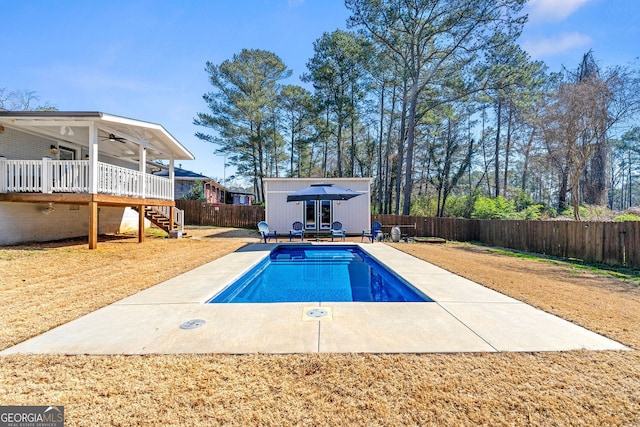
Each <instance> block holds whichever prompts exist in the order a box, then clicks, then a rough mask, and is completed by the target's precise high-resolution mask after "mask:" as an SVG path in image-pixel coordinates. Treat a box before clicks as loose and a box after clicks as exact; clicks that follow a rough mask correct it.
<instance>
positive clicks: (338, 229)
mask: <svg viewBox="0 0 640 427" xmlns="http://www.w3.org/2000/svg"><path fill="white" fill-rule="evenodd" d="M334 237H342V241H343V242H344V239H345V237H347V230H345V229H344V228H342V223H341V222H340V221H335V222H334V223H333V224H331V241H332V242H333V238H334Z"/></svg>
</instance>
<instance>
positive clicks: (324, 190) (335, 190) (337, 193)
mask: <svg viewBox="0 0 640 427" xmlns="http://www.w3.org/2000/svg"><path fill="white" fill-rule="evenodd" d="M361 194H362V193H360V192H358V191H353V190H348V189H345V188H340V187H335V186H334V185H333V184H329V183H326V182H320V183H318V184H311V185H310V186H309V187H307V188H303V189H302V190H298V191H295V192H293V193H291V194H289V195H288V196H287V202H303V201H306V200H349V199H351V198H353V197H356V196H359V195H361Z"/></svg>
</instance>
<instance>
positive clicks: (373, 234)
mask: <svg viewBox="0 0 640 427" xmlns="http://www.w3.org/2000/svg"><path fill="white" fill-rule="evenodd" d="M381 228H382V224H381V223H380V222H378V221H374V222H373V224H371V231H370V232H368V233H367V232H366V231H365V230H362V239H360V241H361V242H362V241H363V240H364V238H365V237H366V238H368V239H371V243H373V242H374V241H375V240H376V239H377V238H378V234H380V229H381Z"/></svg>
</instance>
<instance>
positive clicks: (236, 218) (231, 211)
mask: <svg viewBox="0 0 640 427" xmlns="http://www.w3.org/2000/svg"><path fill="white" fill-rule="evenodd" d="M176 207H177V208H178V209H182V210H183V211H184V223H185V224H190V225H212V226H215V227H235V228H251V229H256V230H257V224H258V222H260V221H264V206H246V205H226V204H210V203H203V202H199V201H197V200H176Z"/></svg>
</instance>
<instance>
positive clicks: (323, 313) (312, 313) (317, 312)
mask: <svg viewBox="0 0 640 427" xmlns="http://www.w3.org/2000/svg"><path fill="white" fill-rule="evenodd" d="M327 314H329V313H328V312H327V310H323V309H321V308H313V309H311V310H309V311H307V316H308V317H313V318H316V319H320V318H322V317H327Z"/></svg>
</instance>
